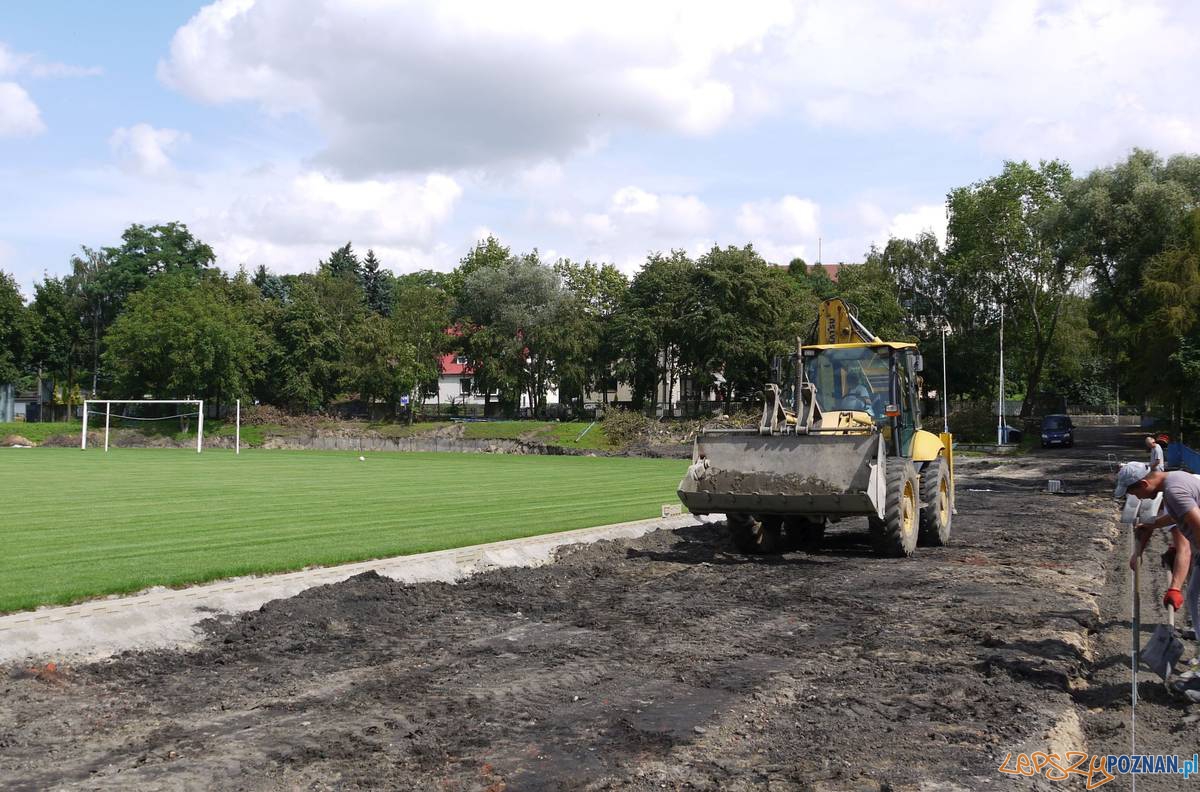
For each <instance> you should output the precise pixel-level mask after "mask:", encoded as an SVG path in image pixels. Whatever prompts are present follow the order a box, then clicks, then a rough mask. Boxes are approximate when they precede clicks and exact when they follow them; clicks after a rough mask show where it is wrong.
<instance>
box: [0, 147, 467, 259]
mask: <svg viewBox="0 0 1200 792" xmlns="http://www.w3.org/2000/svg"><path fill="white" fill-rule="evenodd" d="M8 175H9V174H3V173H0V179H3V178H5V177H6V176H8ZM461 195H462V187H461V186H460V185H459V183H458V182H457V181H456V180H454V179H452V178H450V177H448V176H444V175H441V174H430V175H428V176H425V177H420V178H415V177H414V178H404V179H380V180H348V179H342V178H339V177H336V176H333V175H330V174H326V173H322V172H320V171H315V170H311V169H303V168H296V167H291V166H279V167H274V168H272V167H264V168H259V169H256V170H254V171H250V172H244V171H220V172H212V173H183V174H180V177H179V178H172V179H159V180H158V181H156V182H155V183H154V186H153V189H147V186H146V181H145V177H144V176H143V175H142V174H140V173H134V172H131V171H129V170H123V169H118V168H116V167H107V168H104V169H100V170H94V171H73V172H65V173H61V174H58V175H56V176H55V178H54V180H53V181H52V182H51V183H48V184H45V185H43V189H41V190H39V191H38V192H37V193H36V194H32V193H31V194H30V195H29V196H28V199H27V200H26V202H24V203H23V204H22V205H20V206H10V207H8V209H7V210H6V212H5V213H4V214H3V215H2V216H0V237H3V238H6V239H8V238H14V236H15V235H16V234H20V235H21V237H22V238H26V239H37V238H54V237H56V236H57V235H59V234H60V229H61V228H70V229H71V237H72V242H71V244H70V246H69V248H68V250H69V249H71V248H74V247H75V246H76V245H78V244H79V243H81V242H82V243H84V244H89V245H96V246H98V245H104V244H111V243H112V242H114V241H116V239H117V238H118V237H119V235H120V233H121V231H123V230H124V229H125V228H126V227H128V226H129V224H130V223H142V224H146V225H151V224H155V223H163V222H168V221H172V220H177V221H182V222H184V223H186V224H187V225H188V227H189V228H190V229H191V230H192V232H193V233H194V234H195V235H196V236H197V237H198V238H200V239H202V240H204V241H205V242H207V243H208V244H210V245H212V247H213V249H214V251H215V252H216V253H217V256H218V263H219V264H220V265H221V266H222V267H223V268H225V269H226V270H233V269H236V268H237V267H238V266H239V265H241V264H245V265H247V266H249V267H256V266H258V265H259V264H265V265H267V266H268V267H270V268H271V269H274V270H276V271H280V272H311V271H312V270H313V269H314V268H315V267H316V265H317V262H318V261H319V260H320V259H323V258H326V257H328V255H329V253H330V251H331V250H333V249H335V248H337V247H340V246H342V245H344V244H346V241H347V240H351V241H352V242H353V243H354V247H355V249H358V250H362V251H365V250H366V249H367V248H374V249H375V251H376V254H377V255H378V256H379V257H380V260H381V261H382V262H383V263H384V265H385V266H387V267H390V268H393V269H397V270H407V269H415V268H419V267H432V268H436V269H447V268H449V267H451V266H453V265H454V264H455V263H456V262H457V260H458V259H459V258H461V256H462V255H463V253H464V252H465V249H466V248H465V246H464V247H463V249H462V250H459V249H455V250H451V249H449V248H448V247H447V246H446V244H445V240H444V239H443V238H442V235H443V232H444V231H445V229H446V224H447V222H448V221H449V220H450V218H451V217H452V215H453V212H454V210H455V208H456V206H457V205H458V202H459V198H460V196H461ZM485 232H486V230H485ZM64 261H65V259H64Z"/></svg>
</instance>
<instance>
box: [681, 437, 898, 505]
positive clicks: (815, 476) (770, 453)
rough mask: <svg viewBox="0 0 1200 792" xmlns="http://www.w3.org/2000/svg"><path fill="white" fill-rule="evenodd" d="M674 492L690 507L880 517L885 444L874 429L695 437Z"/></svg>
mask: <svg viewBox="0 0 1200 792" xmlns="http://www.w3.org/2000/svg"><path fill="white" fill-rule="evenodd" d="M692 462H693V464H692V466H691V467H690V468H689V469H688V473H687V474H686V475H685V476H684V477H683V481H681V482H680V483H679V499H680V500H681V501H683V504H684V505H685V506H687V508H688V510H689V511H691V512H693V513H694V514H710V513H714V512H715V513H723V514H730V513H735V512H741V513H745V514H758V515H762V514H775V515H785V516H786V515H797V516H802V515H813V516H820V515H824V516H830V517H840V516H850V515H876V516H879V517H882V516H883V504H884V497H885V482H886V481H887V478H886V475H885V472H886V471H885V470H884V464H885V456H884V446H883V441H882V438H881V437H880V435H879V434H877V433H869V434H813V435H804V434H795V435H762V434H759V433H757V432H753V431H751V432H741V431H739V432H724V433H705V434H702V435H700V436H699V437H697V438H696V442H695V446H694V447H693V451H692Z"/></svg>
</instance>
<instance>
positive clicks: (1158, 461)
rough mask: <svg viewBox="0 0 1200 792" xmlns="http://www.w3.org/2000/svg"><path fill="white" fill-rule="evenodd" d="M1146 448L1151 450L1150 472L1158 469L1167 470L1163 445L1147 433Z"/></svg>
mask: <svg viewBox="0 0 1200 792" xmlns="http://www.w3.org/2000/svg"><path fill="white" fill-rule="evenodd" d="M1146 449H1147V450H1149V452H1150V472H1151V473H1153V472H1154V471H1156V470H1166V469H1167V465H1166V463H1165V462H1164V461H1163V450H1162V446H1160V445H1159V444H1158V441H1157V440H1155V439H1154V438H1153V437H1151V436H1150V435H1146Z"/></svg>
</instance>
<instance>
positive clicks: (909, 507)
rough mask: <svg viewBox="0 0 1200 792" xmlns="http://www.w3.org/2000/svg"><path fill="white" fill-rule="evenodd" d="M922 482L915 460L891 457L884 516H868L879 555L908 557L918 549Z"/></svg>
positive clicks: (873, 540)
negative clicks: (915, 468)
mask: <svg viewBox="0 0 1200 792" xmlns="http://www.w3.org/2000/svg"><path fill="white" fill-rule="evenodd" d="M920 486H921V485H920V482H919V481H918V479H917V473H916V471H914V470H913V466H912V462H910V461H909V460H907V459H898V458H893V459H889V460H888V465H887V496H886V497H887V500H886V502H885V506H884V510H883V519H882V520H881V519H879V518H878V517H876V516H873V515H872V516H871V517H870V518H869V520H870V526H871V543H872V544H873V545H874V546H875V552H876V553H878V554H879V555H884V556H891V557H893V558H906V557H908V556H910V555H912V554H913V550H915V549H916V547H917V532H918V530H919V528H918V523H919V522H920V514H919V511H918V503H919V502H918V500H917V493H918V492H919V491H920Z"/></svg>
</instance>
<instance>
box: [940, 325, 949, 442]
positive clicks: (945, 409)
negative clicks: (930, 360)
mask: <svg viewBox="0 0 1200 792" xmlns="http://www.w3.org/2000/svg"><path fill="white" fill-rule="evenodd" d="M950 332H951V328H950V323H949V322H947V321H945V320H943V321H942V431H943V432H945V433H946V434H950V390H949V386H947V385H946V336H947V335H949V334H950Z"/></svg>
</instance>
